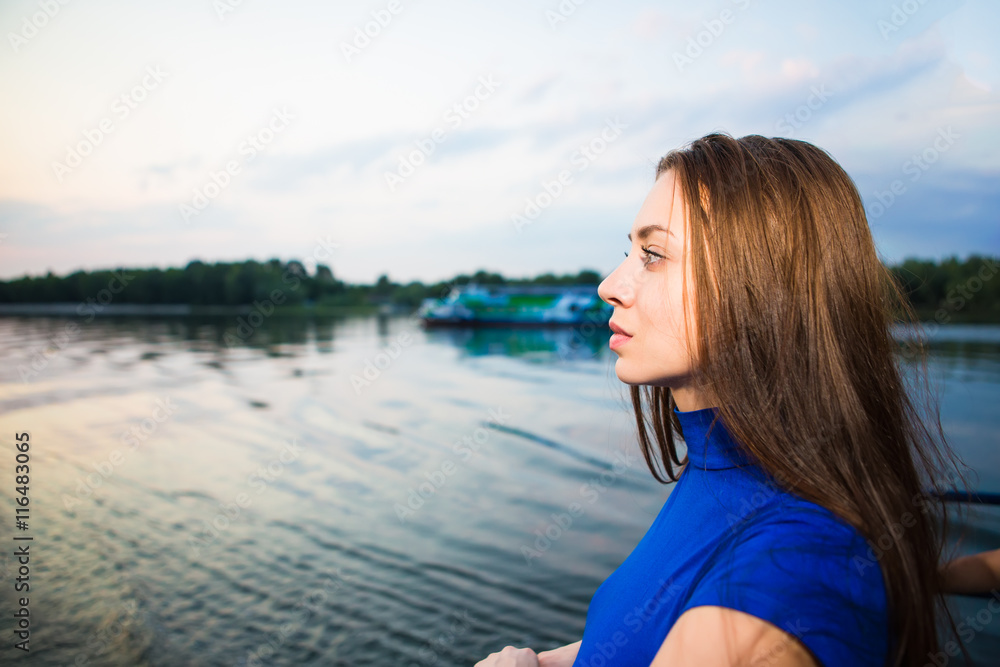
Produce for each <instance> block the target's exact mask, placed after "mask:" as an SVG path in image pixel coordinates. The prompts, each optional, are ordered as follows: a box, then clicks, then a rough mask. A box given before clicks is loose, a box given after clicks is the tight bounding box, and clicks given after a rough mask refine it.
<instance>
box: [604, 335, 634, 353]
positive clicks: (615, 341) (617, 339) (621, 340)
mask: <svg viewBox="0 0 1000 667" xmlns="http://www.w3.org/2000/svg"><path fill="white" fill-rule="evenodd" d="M630 340H632V337H631V336H626V335H625V334H620V333H616V334H611V340H609V341H608V347H610V348H611V349H612V350H614V349H616V348H618V347H621V346H622V345H624V344H625V343H627V342H629V341H630Z"/></svg>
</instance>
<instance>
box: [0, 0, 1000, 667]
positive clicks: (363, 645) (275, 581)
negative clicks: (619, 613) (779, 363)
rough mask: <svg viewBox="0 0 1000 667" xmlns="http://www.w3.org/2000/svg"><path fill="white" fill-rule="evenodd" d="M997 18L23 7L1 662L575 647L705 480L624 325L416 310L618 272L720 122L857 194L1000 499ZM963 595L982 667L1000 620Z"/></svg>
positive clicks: (233, 2)
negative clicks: (773, 143) (802, 157)
mask: <svg viewBox="0 0 1000 667" xmlns="http://www.w3.org/2000/svg"><path fill="white" fill-rule="evenodd" d="M998 19H1000V6H998V5H996V4H995V3H990V2H987V1H986V0H981V1H979V2H974V1H966V2H951V1H947V0H935V1H934V2H926V3H921V2H919V1H917V0H912V1H910V0H908V1H907V2H901V3H900V2H881V1H878V2H860V0H859V1H855V2H838V3H832V2H831V3H818V2H804V3H803V2H798V3H790V2H789V3H773V2H772V3H764V2H756V1H753V0H736V1H733V0H720V1H715V2H707V3H698V4H696V5H694V4H682V3H679V2H662V3H649V2H619V3H614V4H612V3H607V2H599V1H597V0H586V1H583V0H562V1H558V0H552V1H551V2H521V1H515V2H508V3H503V4H491V5H487V4H473V3H458V2H448V1H443V0H419V1H416V2H407V0H385V1H381V0H380V1H375V2H360V3H336V4H334V3H317V2H298V1H295V2H284V3H277V2H265V1H264V0H214V1H213V0H190V1H181V2H174V3H170V4H169V5H143V4H137V3H126V2H115V1H101V0H93V1H91V2H86V3H83V2H81V3H76V2H68V1H67V2H60V1H59V0H34V1H28V2H22V1H20V0H10V1H7V2H4V3H2V5H0V29H2V31H0V32H2V33H3V35H4V40H5V42H6V44H4V45H3V46H0V86H2V89H0V90H2V92H3V104H2V105H0V120H2V122H0V442H2V443H3V453H2V454H0V474H2V480H0V500H2V503H3V507H4V508H7V510H6V512H5V514H4V516H5V517H6V518H4V520H3V521H0V540H2V546H0V554H2V555H0V606H2V610H3V613H2V615H0V635H2V636H3V638H4V640H3V643H2V645H0V663H3V664H8V663H10V664H31V665H68V664H75V665H151V666H153V665H155V666H159V665H163V666H172V665H234V666H241V667H242V666H244V665H258V664H259V665H263V664H274V665H298V664H315V665H407V666H413V665H421V666H430V665H442V666H444V665H472V664H474V663H475V662H476V661H477V660H480V659H482V658H483V657H485V656H486V655H487V654H488V653H490V652H492V651H496V650H499V649H500V648H502V647H503V646H504V645H506V644H514V645H518V646H531V647H533V648H535V649H536V650H544V649H548V648H553V647H556V646H559V645H562V644H566V643H570V642H574V641H576V640H578V639H579V638H580V636H581V634H582V631H583V626H584V620H585V615H586V610H587V605H588V603H589V600H590V597H591V595H592V594H593V592H594V590H596V588H597V586H599V585H600V583H601V582H602V581H603V580H604V578H606V577H607V575H608V574H610V573H611V572H612V571H613V570H614V569H615V567H617V566H618V564H619V563H621V561H622V560H624V558H625V557H626V556H627V555H628V553H629V552H630V551H631V550H632V548H633V547H634V546H635V544H636V543H637V542H638V540H639V539H640V538H641V536H642V535H643V534H644V533H645V531H646V529H647V528H648V527H649V525H650V524H651V523H652V521H653V519H654V517H655V516H656V514H657V513H658V511H659V509H660V507H661V506H662V505H663V502H664V501H665V500H666V498H667V496H668V494H669V493H670V489H671V488H672V485H660V484H658V483H657V482H656V481H655V480H654V479H653V478H652V476H651V474H650V473H649V471H648V470H647V469H646V467H645V463H644V462H643V460H642V458H641V455H639V454H638V444H637V443H636V440H635V432H634V421H633V416H632V413H631V407H630V403H629V400H628V393H627V387H626V386H625V385H623V384H622V383H621V382H620V381H618V379H617V378H616V376H615V372H614V360H615V358H616V355H614V354H613V353H611V352H610V351H609V350H608V348H607V343H608V336H609V334H610V332H609V330H608V329H607V328H606V326H605V324H606V317H604V318H603V320H602V319H600V318H597V317H591V318H582V319H577V320H571V321H567V322H566V323H565V324H564V325H563V326H552V327H544V328H540V327H523V326H492V327H488V328H484V327H476V326H449V327H428V326H427V325H426V322H424V321H423V319H422V317H421V314H426V313H427V311H426V308H427V307H428V304H429V303H432V302H433V301H434V300H437V299H440V298H442V297H447V296H448V295H449V294H452V295H453V294H455V289H456V288H468V287H469V285H470V283H474V284H476V285H480V286H488V287H489V288H490V289H496V290H500V289H507V290H513V291H516V290H521V291H522V292H530V291H531V290H538V289H547V290H550V291H553V290H554V291H556V292H558V291H559V290H568V289H569V288H570V287H574V286H575V287H576V288H580V289H583V290H584V291H585V290H586V289H590V290H591V291H592V290H593V288H594V286H595V285H596V284H597V283H599V282H600V280H601V279H602V278H603V277H604V276H606V275H607V274H608V273H609V272H610V271H611V270H613V269H614V268H615V266H617V264H618V262H620V261H621V258H622V255H621V253H622V251H625V250H627V249H628V247H629V243H628V241H627V239H626V233H627V232H628V230H629V228H630V226H631V223H632V221H633V219H634V216H635V214H636V212H637V211H638V209H639V205H640V203H641V202H642V199H643V197H644V196H645V194H646V193H647V191H648V189H649V188H650V186H651V185H652V183H653V173H654V167H655V164H656V161H657V160H658V159H659V158H660V157H661V156H662V155H663V154H664V153H665V152H667V151H668V150H669V149H671V148H675V147H678V146H681V145H683V144H684V143H686V142H687V141H690V140H692V139H695V138H697V137H699V136H702V135H704V134H706V133H708V132H711V131H716V130H721V131H727V132H729V133H731V134H733V135H734V136H742V135H744V134H749V133H759V134H763V135H766V136H785V137H792V138H799V139H805V140H808V141H812V142H814V143H816V144H817V145H819V146H821V147H822V148H824V149H826V150H828V151H829V152H830V153H831V154H832V155H833V156H834V157H835V158H836V159H837V160H838V161H839V162H840V163H841V164H842V165H843V166H844V167H845V169H847V171H848V172H849V173H850V175H851V176H852V177H853V178H854V179H855V182H856V183H857V185H858V187H859V190H860V192H861V194H862V196H863V198H864V200H865V205H866V208H867V211H868V216H869V221H870V223H871V228H872V233H873V236H874V239H875V242H876V245H877V248H878V250H879V253H880V256H881V257H882V259H883V261H884V262H885V263H886V264H887V265H888V266H890V267H891V268H892V270H893V271H894V273H895V274H896V275H897V276H898V278H899V279H900V280H901V282H902V283H903V284H904V285H905V286H906V288H907V290H908V291H909V293H910V296H911V298H912V300H913V302H914V305H915V306H916V307H917V312H918V313H919V314H920V316H921V318H922V319H923V320H924V321H925V323H926V325H927V333H928V336H929V338H928V340H929V343H930V351H931V358H930V368H929V370H930V372H931V382H932V386H933V387H934V389H935V390H936V391H937V392H939V396H940V402H941V419H942V424H943V426H944V429H945V433H946V435H947V436H948V439H949V442H950V444H951V445H952V446H953V447H954V448H955V450H956V451H957V452H958V453H959V455H960V456H961V457H962V459H963V461H964V462H965V463H966V464H967V465H968V466H969V468H970V469H971V470H972V471H973V473H974V474H973V475H972V479H973V481H974V483H975V485H976V488H977V489H978V490H980V491H982V492H984V493H985V492H990V493H997V492H1000V447H998V445H1000V436H998V435H997V434H998V433H1000V416H998V414H997V411H996V408H995V406H996V405H997V404H998V402H1000V279H997V278H996V275H997V273H998V270H997V268H998V262H1000V224H998V223H1000V220H998V210H1000V206H998V205H1000V190H998V188H997V182H998V181H997V176H998V175H1000V164H998V160H1000V150H998V149H1000V123H998V120H997V119H998V118H1000V115H998V113H997V112H998V110H1000V104H998V102H1000V96H998V92H997V86H998V85H1000V67H998V58H1000V47H998V46H997V43H996V40H995V32H996V26H997V25H998ZM421 306H423V308H421ZM589 312H591V313H592V314H593V313H596V312H598V311H589ZM897 335H898V337H899V338H900V340H905V339H906V338H907V337H909V336H911V335H913V332H912V331H910V330H907V329H903V328H900V329H898V331H897ZM911 370H915V369H910V368H909V367H908V368H907V371H908V372H910V371H911ZM23 432H28V433H30V437H31V449H30V452H29V453H30V468H31V470H30V485H29V489H28V491H27V496H28V497H30V506H29V507H30V513H29V517H30V518H29V519H28V521H26V524H27V525H26V526H25V527H23V528H19V527H17V524H16V519H19V518H20V516H19V515H17V516H15V508H16V507H17V505H16V502H17V498H18V497H20V496H23V495H25V494H21V493H19V492H18V491H17V490H16V489H15V485H16V482H15V471H14V466H15V464H16V462H15V454H16V450H15V447H14V438H15V434H17V433H23ZM573 503H578V504H579V506H581V507H582V508H583V509H582V512H579V513H576V514H574V515H571V517H570V518H571V521H570V523H568V524H567V522H566V518H565V515H566V514H568V513H569V511H570V507H571V506H573ZM958 525H959V526H961V527H962V528H964V529H965V532H964V536H963V537H962V539H961V540H959V539H958V535H953V536H952V539H951V549H952V551H953V553H967V552H971V551H977V550H982V549H986V548H997V547H1000V509H998V508H996V507H991V506H987V505H973V506H969V507H968V510H967V512H966V513H965V515H964V516H962V517H960V520H959V524H958ZM25 536H30V537H31V538H32V540H31V542H30V544H31V547H30V548H31V555H32V558H31V562H30V585H31V590H30V594H29V595H28V597H29V598H30V612H31V623H30V631H31V635H30V648H31V650H30V653H25V652H24V651H21V650H18V649H16V648H14V643H15V641H16V639H15V637H16V635H15V634H14V630H15V625H16V621H15V619H14V617H13V612H14V611H16V610H17V609H18V607H19V605H18V604H17V598H18V597H20V596H21V595H22V594H23V593H17V592H15V589H14V585H15V583H16V579H17V577H18V576H19V574H18V568H19V567H20V564H19V563H17V562H16V558H15V557H14V555H13V553H14V550H15V548H16V546H20V545H22V544H24V543H26V541H15V540H14V538H15V537H25ZM950 602H951V604H952V605H953V606H954V608H955V610H956V612H957V613H958V614H959V618H963V617H970V616H977V614H978V617H977V618H979V624H980V626H979V627H982V630H977V631H976V632H975V633H974V634H973V637H972V640H971V641H969V642H968V647H969V650H970V651H971V652H972V654H973V655H974V656H975V657H977V658H978V659H979V663H978V664H991V663H990V660H991V659H992V658H994V657H995V656H996V655H998V654H1000V619H998V618H995V615H994V614H993V613H992V611H990V610H989V609H988V607H987V601H986V600H985V599H981V598H972V597H961V596H955V597H953V598H952V599H951V600H950ZM984 614H988V615H989V619H988V622H984V620H983V619H984V618H985V616H984ZM947 660H948V661H949V662H947V664H954V665H958V664H965V663H964V662H963V661H961V660H960V659H959V658H951V657H948V659H947Z"/></svg>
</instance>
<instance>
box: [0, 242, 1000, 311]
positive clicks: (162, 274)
mask: <svg viewBox="0 0 1000 667" xmlns="http://www.w3.org/2000/svg"><path fill="white" fill-rule="evenodd" d="M889 268H890V270H891V271H892V273H893V274H894V275H895V277H896V278H897V279H898V280H899V282H900V283H901V285H902V286H903V288H904V289H905V291H906V293H907V294H908V295H909V298H910V300H911V303H912V304H913V306H914V308H915V309H916V311H917V313H918V315H919V316H920V317H921V319H924V320H934V321H937V322H940V323H947V322H1000V277H997V274H998V273H1000V257H987V256H980V255H970V256H969V257H968V258H967V259H965V260H960V259H958V258H957V257H950V258H947V259H944V260H941V261H939V262H936V261H932V260H921V259H915V258H908V259H906V260H904V261H903V262H902V263H900V264H897V265H894V266H890V267H889ZM601 279H602V276H601V275H600V274H598V273H597V272H596V271H592V270H584V271H580V272H579V273H577V274H567V275H562V276H556V275H554V274H552V273H545V274H542V275H539V276H536V277H534V278H527V279H511V278H505V277H504V276H502V275H500V274H498V273H489V272H486V271H478V272H476V273H474V274H472V275H466V274H462V275H459V276H456V277H455V278H454V279H452V280H449V281H443V282H437V283H432V284H429V285H425V284H423V283H421V282H418V281H414V282H410V283H406V284H401V283H395V282H392V280H390V278H389V276H388V275H384V274H383V275H382V276H380V277H379V278H378V280H377V281H376V282H375V283H374V284H372V285H354V284H349V283H345V282H344V281H341V280H339V279H337V278H336V277H335V276H334V274H333V271H332V270H331V269H330V267H328V266H326V265H322V264H320V265H318V266H317V267H316V270H315V271H314V272H312V273H310V272H308V271H307V270H306V268H305V266H304V265H303V264H302V263H301V262H299V261H297V260H292V261H289V262H282V261H281V260H278V259H272V260H270V261H267V262H257V261H254V260H248V261H245V262H232V263H226V262H218V263H214V264H207V263H204V262H201V261H197V260H195V261H192V262H190V263H188V265H187V266H185V267H184V268H183V269H177V268H173V269H167V270H161V269H155V268H154V269H116V270H114V271H94V272H86V271H77V272H75V273H72V274H69V275H67V276H62V277H59V276H55V275H53V274H52V273H49V274H48V275H45V276H39V277H27V276H26V277H23V278H18V279H14V280H9V281H6V282H0V303H85V302H93V301H95V300H96V301H99V302H101V303H107V302H113V303H116V304H150V305H153V304H189V305H192V306H240V305H247V304H252V303H253V302H254V301H263V300H265V299H272V300H273V296H274V295H275V294H276V293H277V294H280V295H281V300H280V303H281V304H282V306H283V307H287V306H302V307H306V308H310V307H316V306H319V307H363V306H375V305H383V304H387V305H393V306H397V307H400V308H415V307H416V306H418V305H420V303H421V301H423V299H425V298H429V297H434V298H437V297H441V296H444V295H446V294H447V293H448V291H449V289H450V287H451V286H461V285H466V284H468V283H470V282H475V283H478V284H480V285H510V286H519V285H580V284H583V285H597V284H599V283H600V281H601ZM276 291H277V292H276ZM275 302H276V303H277V301H275Z"/></svg>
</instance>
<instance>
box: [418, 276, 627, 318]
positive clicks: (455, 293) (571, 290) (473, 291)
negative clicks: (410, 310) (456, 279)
mask: <svg viewBox="0 0 1000 667" xmlns="http://www.w3.org/2000/svg"><path fill="white" fill-rule="evenodd" d="M612 312H613V309H612V307H611V306H610V305H608V304H607V303H605V302H604V301H602V300H601V298H600V296H598V294H597V286H596V285H572V286H564V287H562V286H541V285H529V286H524V287H509V286H493V285H477V284H475V283H472V284H469V285H466V286H463V287H454V288H452V290H451V292H450V293H449V294H448V296H446V297H445V298H443V299H425V300H424V302H423V303H422V304H421V305H420V309H419V310H418V311H417V313H418V315H419V317H420V318H421V320H422V321H423V322H424V324H425V325H427V326H442V325H464V326H508V325H531V326H560V325H569V326H572V325H580V324H585V323H590V324H593V325H595V326H600V325H604V326H607V323H608V320H609V319H610V318H611V314H612Z"/></svg>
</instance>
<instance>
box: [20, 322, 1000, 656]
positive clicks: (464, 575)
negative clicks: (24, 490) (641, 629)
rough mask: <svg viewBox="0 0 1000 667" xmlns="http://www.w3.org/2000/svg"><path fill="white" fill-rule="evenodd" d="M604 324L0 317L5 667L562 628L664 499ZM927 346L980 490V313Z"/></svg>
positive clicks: (993, 537)
mask: <svg viewBox="0 0 1000 667" xmlns="http://www.w3.org/2000/svg"><path fill="white" fill-rule="evenodd" d="M71 324H76V325H77V328H76V329H73V327H70V326H69V325H71ZM608 334H609V332H608V331H607V330H598V331H589V330H588V331H584V330H581V329H577V330H574V329H523V330H511V329H483V330H468V329H433V330H430V331H424V330H422V329H421V328H419V327H418V326H417V325H416V324H415V322H413V321H412V320H411V319H409V318H378V317H364V318H336V319H334V318H330V319H311V320H299V319H287V318H286V319H282V318H278V317H272V318H269V319H266V320H264V321H262V322H245V326H243V323H241V322H239V321H238V320H237V319H236V318H234V317H229V318H202V319H192V318H160V319H156V318H145V319H142V318H123V319H97V320H94V321H92V322H84V321H82V320H80V319H79V318H76V319H73V318H65V319H60V318H0V360H2V363H0V432H2V433H3V434H5V435H4V442H5V443H6V442H7V441H8V440H9V439H10V438H11V437H12V434H13V433H15V432H20V431H29V432H30V433H31V438H32V443H33V446H32V450H31V453H32V459H31V461H32V469H31V487H30V493H31V502H32V505H31V507H32V514H31V526H30V534H31V535H32V536H33V537H34V541H33V543H32V549H33V550H34V551H33V553H37V554H39V556H37V557H36V559H34V560H33V561H32V570H31V577H32V578H31V596H30V599H31V614H32V626H31V631H32V634H31V640H32V641H31V646H32V653H31V655H30V657H29V658H28V660H26V661H25V664H38V665H65V664H73V663H74V661H76V660H78V659H79V660H80V661H81V663H82V662H83V661H84V660H87V661H89V662H87V664H89V665H189V664H198V665H247V664H285V665H298V664H317V665H319V664H322V665H389V664H392V665H407V666H408V665H471V664H474V663H475V662H476V661H477V660H479V659H481V658H483V657H484V656H485V655H486V654H488V653H489V652H491V651H494V650H497V649H499V648H500V647H502V646H504V645H505V644H508V643H510V644H515V645H522V646H532V647H534V648H536V649H538V650H541V649H545V648H550V647H554V646H557V645H561V644H564V643H568V642H572V641H576V640H577V639H579V637H580V635H581V633H582V630H583V623H584V619H585V615H586V608H587V604H588V602H589V600H590V596H591V595H592V594H593V592H594V590H595V589H596V588H597V586H598V585H599V584H600V583H601V582H602V581H603V580H604V578H605V577H606V576H607V575H608V574H609V573H610V572H611V571H612V570H613V569H614V568H615V567H616V566H617V565H618V564H619V563H620V562H621V561H622V560H623V559H624V557H625V556H626V555H627V554H628V553H629V551H630V550H631V548H632V547H633V546H634V545H635V544H636V542H637V541H638V540H639V538H640V537H641V536H642V534H643V533H644V532H645V530H646V528H648V526H649V524H650V523H651V522H652V520H653V518H654V517H655V515H656V513H657V512H658V511H659V509H660V507H661V506H662V504H663V501H664V500H665V499H666V496H667V494H668V493H669V489H670V487H669V486H661V485H659V484H657V483H656V482H655V481H654V480H653V479H652V477H651V475H650V473H649V472H648V471H647V470H646V469H645V464H644V462H643V460H642V457H641V456H639V455H637V446H636V444H635V441H634V437H633V428H634V426H633V423H632V416H631V411H630V404H629V401H628V394H627V391H626V388H625V387H624V386H623V385H622V384H621V383H620V382H619V381H618V380H617V378H616V377H615V374H614V369H613V364H614V359H615V355H614V354H613V353H610V351H609V350H608V349H607V347H606V346H607V337H608ZM933 354H934V356H933V358H932V361H931V370H932V373H933V378H934V379H935V381H936V382H939V383H940V386H941V387H942V423H943V425H944V427H945V430H946V433H947V434H948V436H949V438H950V440H951V442H952V444H953V445H954V446H955V448H956V449H957V450H958V451H959V452H960V454H961V455H962V456H963V458H964V459H965V461H966V462H967V463H968V464H969V465H970V466H971V467H972V468H973V469H974V470H976V471H977V473H978V475H979V487H980V488H981V489H982V490H984V491H994V492H995V491H1000V474H998V473H1000V460H998V456H1000V448H998V447H997V444H998V441H997V435H996V434H997V433H998V427H1000V416H998V414H997V412H996V410H995V406H996V405H997V403H998V399H1000V327H941V328H940V329H939V330H938V331H937V332H935V344H934V346H933ZM11 450H12V448H10V447H6V446H5V451H11ZM616 458H617V459H619V460H621V461H624V462H625V463H626V465H625V472H624V473H622V474H616V473H615V472H614V470H621V467H620V466H618V467H616V468H612V466H611V464H612V463H613V462H614V461H615V460H616ZM0 469H3V470H5V471H10V467H9V462H5V463H4V465H3V466H2V468H0ZM0 489H2V490H0V497H2V501H3V502H4V504H5V506H6V507H11V506H12V504H11V503H12V501H13V496H12V494H13V491H12V488H11V485H10V484H3V485H0ZM571 503H580V504H581V505H582V506H583V508H584V510H583V512H582V514H580V515H579V516H574V517H573V523H572V525H571V526H569V527H567V528H565V529H562V528H558V526H557V524H555V523H554V519H553V515H554V514H555V515H558V514H559V513H561V512H566V510H567V508H568V506H569V505H570V504H571ZM997 513H998V510H997V509H996V508H986V507H983V508H976V509H975V510H974V511H973V512H971V513H970V516H969V517H968V523H969V526H970V529H971V530H970V533H969V535H968V537H967V539H966V542H964V543H963V545H962V547H961V548H962V549H963V550H965V551H967V550H975V549H984V548H989V547H991V546H992V547H996V546H1000V530H998V526H1000V519H998V514H997ZM4 525H5V526H8V527H7V528H5V529H4V532H3V539H5V540H6V544H11V541H10V536H9V535H10V530H11V529H10V528H9V526H10V523H9V522H4ZM9 551H10V550H9V549H6V548H5V549H4V552H5V555H4V556H2V557H0V578H2V581H0V590H2V591H3V593H2V594H0V595H2V597H0V601H2V603H3V605H4V610H7V609H10V608H11V600H10V597H11V583H12V581H11V579H12V577H13V576H15V571H14V567H15V563H14V562H13V559H12V558H11V556H10V555H9V553H8V552H9ZM42 554H44V556H43V555H42ZM953 602H954V603H955V604H956V605H958V606H959V608H960V609H961V610H962V611H963V612H964V613H972V614H975V613H976V611H977V610H978V609H979V608H981V607H982V606H983V605H984V601H983V600H976V599H974V598H955V599H954V600H953ZM12 630H13V624H12V620H11V618H10V617H9V615H8V614H7V613H6V611H5V613H4V615H3V620H2V621H0V632H2V633H3V635H4V636H5V637H8V638H9V637H12V636H13V635H12V634H11V633H12ZM998 635H1000V632H998V631H996V630H995V629H988V630H987V631H985V632H983V633H980V635H979V636H977V637H976V639H975V641H973V642H972V643H971V644H970V648H971V649H972V650H973V652H974V653H975V654H976V655H981V656H989V655H991V653H990V652H991V651H996V650H997V648H998V640H997V637H998ZM12 655H13V654H12V649H11V648H10V642H9V641H8V642H5V643H4V645H3V648H2V649H0V661H6V660H7V659H8V658H10V657H12ZM17 657H18V658H22V657H23V656H20V655H19V656H17ZM952 664H957V663H956V662H954V661H953V662H952ZM984 664H987V663H984Z"/></svg>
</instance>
